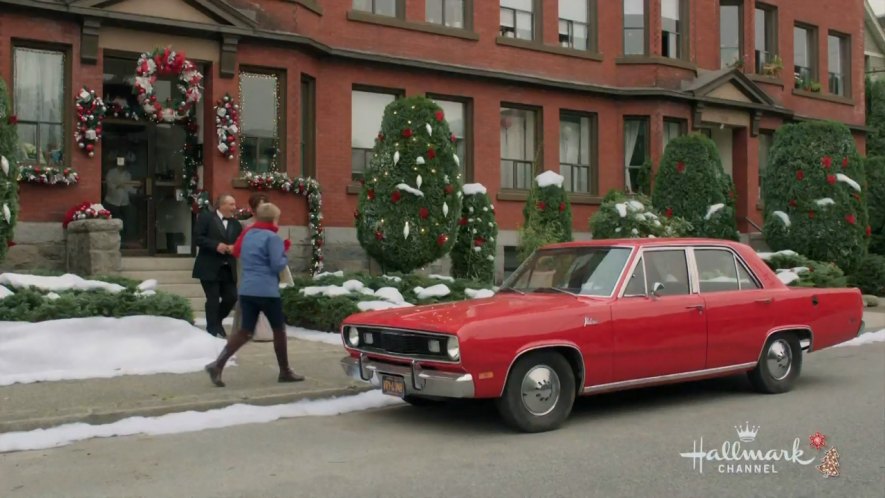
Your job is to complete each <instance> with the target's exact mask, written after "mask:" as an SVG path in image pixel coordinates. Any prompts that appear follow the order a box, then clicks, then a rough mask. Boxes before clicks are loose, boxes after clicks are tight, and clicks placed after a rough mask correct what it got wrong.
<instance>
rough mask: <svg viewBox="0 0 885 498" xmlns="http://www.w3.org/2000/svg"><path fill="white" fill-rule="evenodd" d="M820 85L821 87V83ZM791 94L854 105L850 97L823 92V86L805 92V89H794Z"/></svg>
mask: <svg viewBox="0 0 885 498" xmlns="http://www.w3.org/2000/svg"><path fill="white" fill-rule="evenodd" d="M821 86H822V87H823V85H821ZM793 95H797V96H799V97H805V98H809V99H817V100H825V101H827V102H833V103H836V104H842V105H850V106H852V107H853V106H854V99H852V98H850V97H839V96H836V95H831V94H828V93H824V91H823V88H821V91H820V92H806V91H805V90H798V89H794V90H793ZM820 119H824V118H820Z"/></svg>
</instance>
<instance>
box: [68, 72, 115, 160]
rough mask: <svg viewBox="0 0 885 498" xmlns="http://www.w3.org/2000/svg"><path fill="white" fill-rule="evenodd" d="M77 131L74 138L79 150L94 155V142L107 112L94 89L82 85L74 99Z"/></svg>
mask: <svg viewBox="0 0 885 498" xmlns="http://www.w3.org/2000/svg"><path fill="white" fill-rule="evenodd" d="M76 104H77V107H76V108H77V122H76V127H77V131H76V133H75V134H74V138H75V139H76V140H77V145H78V146H79V147H80V150H82V151H83V152H85V153H86V154H87V155H88V156H89V157H94V156H95V144H96V143H97V142H98V141H99V140H101V121H102V119H104V115H105V113H107V107H105V105H104V101H102V100H101V97H99V96H97V95H95V90H90V89H88V88H86V87H85V86H84V87H83V89H82V90H80V95H78V96H77V99H76Z"/></svg>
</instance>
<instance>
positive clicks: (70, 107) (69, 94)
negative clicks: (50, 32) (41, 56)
mask: <svg viewBox="0 0 885 498" xmlns="http://www.w3.org/2000/svg"><path fill="white" fill-rule="evenodd" d="M16 48H30V49H34V50H46V51H52V52H60V53H61V54H62V55H64V65H63V66H62V99H64V101H63V102H62V111H61V133H62V157H63V158H64V160H63V161H62V165H63V166H68V167H70V166H72V165H73V159H74V152H75V149H74V138H73V137H74V134H73V126H72V125H71V120H73V119H74V104H73V100H74V92H73V85H74V83H73V61H72V60H71V57H73V47H71V46H70V45H67V44H64V43H51V42H43V41H35V40H27V39H21V38H13V39H12V40H11V43H10V50H9V65H10V66H11V67H10V70H9V75H10V84H9V85H7V86H8V92H9V107H10V109H9V114H16V112H15V49H16ZM38 142H39V140H38ZM17 145H18V144H16V146H17ZM37 153H38V154H40V153H42V151H41V150H38V151H37ZM38 162H39V160H38ZM21 163H22V164H28V165H29V164H31V163H30V162H28V161H21Z"/></svg>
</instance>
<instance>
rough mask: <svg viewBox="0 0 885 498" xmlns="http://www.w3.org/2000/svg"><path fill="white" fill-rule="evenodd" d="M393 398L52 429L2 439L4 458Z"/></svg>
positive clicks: (321, 412)
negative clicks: (7, 454) (98, 440)
mask: <svg viewBox="0 0 885 498" xmlns="http://www.w3.org/2000/svg"><path fill="white" fill-rule="evenodd" d="M402 403H403V401H402V400H401V399H399V398H395V397H393V396H387V395H384V394H381V392H380V391H378V390H374V391H369V392H365V393H361V394H357V395H355V396H342V397H339V398H327V399H318V400H301V401H296V402H294V403H287V404H284V405H271V406H255V405H244V404H237V405H231V406H227V407H224V408H219V409H216V410H209V411H205V412H196V411H187V412H179V413H169V414H166V415H161V416H159V417H130V418H126V419H123V420H119V421H117V422H114V423H111V424H102V425H90V424H83V423H77V424H65V425H60V426H57V427H52V428H49V429H37V430H33V431H28V432H7V433H4V434H0V452H9V451H23V450H37V449H46V448H57V447H59V446H65V445H68V444H71V443H74V442H76V441H83V440H86V439H93V438H102V437H114V436H133V435H136V434H145V435H150V436H159V435H163V434H180V433H184V432H195V431H202V430H206V429H220V428H222V427H231V426H234V425H243V424H255V423H267V422H273V421H275V420H279V419H281V418H294V417H323V416H329V415H341V414H344V413H350V412H355V411H360V410H370V409H373V408H382V407H385V406H390V405H398V404H402Z"/></svg>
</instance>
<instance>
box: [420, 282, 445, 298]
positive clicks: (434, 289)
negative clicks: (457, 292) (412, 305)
mask: <svg viewBox="0 0 885 498" xmlns="http://www.w3.org/2000/svg"><path fill="white" fill-rule="evenodd" d="M414 290H415V295H416V296H418V299H428V298H431V297H443V296H448V295H449V294H451V292H452V291H451V289H449V286H447V285H446V284H436V285H432V286H430V287H428V288H426V289H425V288H424V287H415V289H414Z"/></svg>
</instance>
